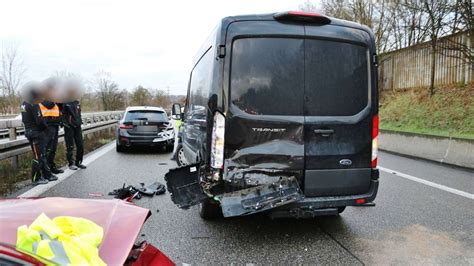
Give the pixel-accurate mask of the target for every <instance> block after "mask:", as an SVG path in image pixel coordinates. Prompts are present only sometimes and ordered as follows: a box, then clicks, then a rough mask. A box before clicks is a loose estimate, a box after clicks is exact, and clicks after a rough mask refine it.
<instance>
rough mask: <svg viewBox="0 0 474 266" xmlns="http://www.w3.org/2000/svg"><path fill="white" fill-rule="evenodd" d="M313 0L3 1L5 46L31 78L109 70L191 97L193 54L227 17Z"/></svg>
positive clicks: (126, 82)
mask: <svg viewBox="0 0 474 266" xmlns="http://www.w3.org/2000/svg"><path fill="white" fill-rule="evenodd" d="M305 1H306V0H150V1H145V0H133V1H132V0H129V1H119V0H84V1H79V0H77V1H67V0H0V9H1V12H0V43H1V44H3V46H5V45H12V44H13V45H18V46H19V52H20V54H21V56H22V60H23V61H24V66H25V67H26V69H27V71H26V76H27V79H33V80H38V81H40V80H43V79H45V78H47V77H48V76H50V75H51V74H52V73H54V72H55V71H69V72H74V73H78V74H80V75H82V76H83V77H84V78H85V79H91V78H92V77H93V75H94V73H97V72H98V71H102V70H103V71H106V72H110V73H111V75H112V79H114V80H115V81H117V82H118V83H119V85H120V87H121V88H128V89H132V88H134V87H136V86H137V85H139V84H141V85H143V86H145V87H151V88H159V89H166V88H167V87H168V86H169V88H170V93H171V94H185V92H186V85H187V79H188V76H189V71H190V67H191V62H192V59H193V57H194V55H195V53H196V52H197V49H199V47H200V46H201V44H202V42H203V41H204V40H205V38H206V37H207V36H208V35H209V33H210V32H211V30H212V29H213V28H214V26H215V25H216V24H217V22H218V21H219V19H220V18H222V17H225V16H230V15H239V14H256V13H268V12H275V11H283V10H296V9H298V7H299V5H301V4H302V3H303V2H305ZM313 2H316V1H315V0H313ZM0 53H1V50H0Z"/></svg>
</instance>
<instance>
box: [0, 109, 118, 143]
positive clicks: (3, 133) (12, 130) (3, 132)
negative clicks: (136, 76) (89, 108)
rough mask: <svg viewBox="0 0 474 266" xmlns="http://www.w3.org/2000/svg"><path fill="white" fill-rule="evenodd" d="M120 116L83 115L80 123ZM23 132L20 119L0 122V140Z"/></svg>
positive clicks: (113, 112)
mask: <svg viewBox="0 0 474 266" xmlns="http://www.w3.org/2000/svg"><path fill="white" fill-rule="evenodd" d="M122 115H123V111H111V112H94V113H83V114H82V123H83V124H84V125H87V124H91V123H95V122H100V121H108V120H114V119H115V120H120V118H121V117H122ZM24 132H25V129H24V127H23V123H22V122H21V119H2V120H0V139H5V138H9V139H10V140H15V139H16V137H17V136H19V135H24Z"/></svg>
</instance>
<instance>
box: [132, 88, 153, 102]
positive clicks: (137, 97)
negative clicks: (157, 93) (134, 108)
mask: <svg viewBox="0 0 474 266" xmlns="http://www.w3.org/2000/svg"><path fill="white" fill-rule="evenodd" d="M151 100H152V95H151V93H150V91H149V90H148V89H147V88H145V87H143V86H141V85H138V87H136V88H135V89H134V90H133V91H132V104H134V105H149V104H150V103H151Z"/></svg>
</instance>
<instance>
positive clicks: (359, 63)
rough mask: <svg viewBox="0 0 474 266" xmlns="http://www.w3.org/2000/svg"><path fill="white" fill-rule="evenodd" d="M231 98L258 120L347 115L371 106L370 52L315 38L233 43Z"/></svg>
mask: <svg viewBox="0 0 474 266" xmlns="http://www.w3.org/2000/svg"><path fill="white" fill-rule="evenodd" d="M231 60H232V61H231V81H230V90H231V99H232V104H233V105H235V106H237V107H238V108H239V109H241V110H243V111H245V112H247V113H249V114H256V115H298V116H299V115H308V116H348V115H355V114H357V113H358V112H360V111H361V110H362V109H363V108H364V107H365V106H367V103H368V95H369V87H368V80H369V79H368V66H369V65H368V61H367V48H365V47H363V46H359V45H354V44H349V43H343V42H336V41H327V40H314V39H289V38H246V39H238V40H236V41H234V43H233V46H232V59H231Z"/></svg>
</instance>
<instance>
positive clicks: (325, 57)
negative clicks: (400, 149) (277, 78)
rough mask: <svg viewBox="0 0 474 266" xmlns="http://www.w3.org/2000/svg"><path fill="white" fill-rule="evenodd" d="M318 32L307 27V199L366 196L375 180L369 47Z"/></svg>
mask: <svg viewBox="0 0 474 266" xmlns="http://www.w3.org/2000/svg"><path fill="white" fill-rule="evenodd" d="M324 27H325V28H327V27H331V26H329V25H328V26H324ZM332 27H333V29H334V30H337V28H341V27H334V26H332ZM315 28H316V27H309V26H306V29H307V30H306V33H307V35H309V36H307V38H306V41H305V60H304V61H305V63H304V64H305V101H304V107H305V108H304V109H305V110H304V112H305V129H304V138H305V140H304V142H305V182H304V191H305V195H306V196H339V195H356V194H362V193H365V192H367V191H368V190H369V186H370V179H371V144H372V125H371V124H372V113H373V110H372V108H371V85H370V80H371V78H370V75H371V65H370V53H369V48H368V47H367V45H366V44H364V43H358V42H353V41H348V40H337V39H334V38H332V39H328V38H319V37H318V36H317V31H318V29H317V28H316V29H315ZM312 31H313V34H314V35H315V36H311V32H312ZM354 31H360V30H354ZM360 32H361V33H359V34H360V35H362V34H363V33H364V32H362V31H360ZM336 36H337V35H336Z"/></svg>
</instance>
